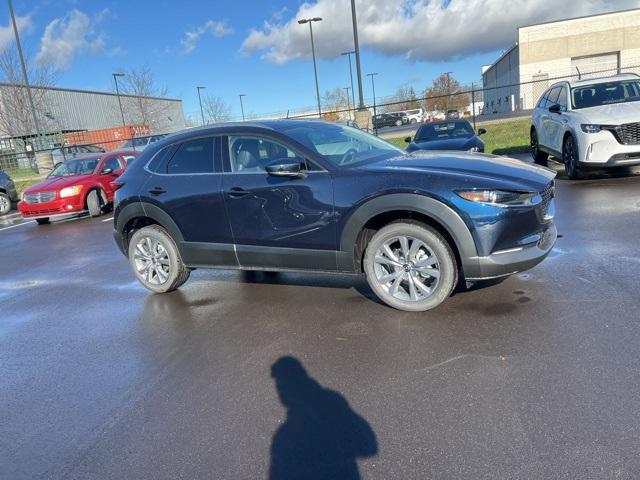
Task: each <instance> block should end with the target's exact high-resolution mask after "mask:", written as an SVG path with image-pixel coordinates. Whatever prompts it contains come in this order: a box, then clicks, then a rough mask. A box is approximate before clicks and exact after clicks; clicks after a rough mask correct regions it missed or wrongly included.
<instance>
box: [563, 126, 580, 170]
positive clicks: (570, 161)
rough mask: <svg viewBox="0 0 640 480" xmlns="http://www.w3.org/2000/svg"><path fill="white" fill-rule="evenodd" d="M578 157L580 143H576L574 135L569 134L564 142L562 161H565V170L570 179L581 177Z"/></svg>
mask: <svg viewBox="0 0 640 480" xmlns="http://www.w3.org/2000/svg"><path fill="white" fill-rule="evenodd" d="M578 157H579V153H578V145H576V141H575V139H574V138H573V135H567V136H566V138H565V139H564V142H562V161H563V162H564V171H565V173H566V174H567V177H569V179H570V180H577V179H579V178H580V164H579V162H578Z"/></svg>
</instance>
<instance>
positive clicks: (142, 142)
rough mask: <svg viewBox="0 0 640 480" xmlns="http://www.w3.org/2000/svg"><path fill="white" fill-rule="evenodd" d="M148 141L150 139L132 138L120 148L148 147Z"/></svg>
mask: <svg viewBox="0 0 640 480" xmlns="http://www.w3.org/2000/svg"><path fill="white" fill-rule="evenodd" d="M148 141H149V139H148V138H147V137H144V138H132V139H130V140H127V141H126V142H125V143H124V145H122V147H120V148H132V147H135V148H138V147H146V146H147V142H148Z"/></svg>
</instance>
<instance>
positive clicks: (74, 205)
mask: <svg viewBox="0 0 640 480" xmlns="http://www.w3.org/2000/svg"><path fill="white" fill-rule="evenodd" d="M18 211H19V212H20V215H21V216H22V218H30V219H33V218H47V217H54V216H62V215H71V214H76V213H82V212H84V211H85V208H84V202H83V200H82V197H81V196H80V195H76V196H74V197H68V198H56V199H55V200H53V201H51V202H47V203H26V202H24V201H21V202H20V203H18Z"/></svg>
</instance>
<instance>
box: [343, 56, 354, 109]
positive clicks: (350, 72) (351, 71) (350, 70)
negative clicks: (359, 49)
mask: <svg viewBox="0 0 640 480" xmlns="http://www.w3.org/2000/svg"><path fill="white" fill-rule="evenodd" d="M354 53H356V52H355V51H354V50H352V51H350V52H343V53H341V54H340V55H346V56H348V57H349V78H350V79H351V100H352V102H351V103H352V104H353V108H354V109H355V108H356V92H355V90H354V89H353V70H352V69H351V55H353V54H354Z"/></svg>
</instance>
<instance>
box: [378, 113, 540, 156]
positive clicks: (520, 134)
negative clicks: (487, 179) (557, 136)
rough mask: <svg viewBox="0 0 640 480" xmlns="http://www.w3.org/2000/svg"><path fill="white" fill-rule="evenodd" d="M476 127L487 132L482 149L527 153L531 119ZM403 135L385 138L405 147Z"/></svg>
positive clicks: (502, 153) (501, 153)
mask: <svg viewBox="0 0 640 480" xmlns="http://www.w3.org/2000/svg"><path fill="white" fill-rule="evenodd" d="M478 128H484V129H486V130H487V133H485V134H484V135H482V136H481V137H480V138H482V141H483V142H484V143H485V148H484V151H485V152H487V153H493V154H495V155H513V154H514V153H529V129H530V128H531V121H530V120H529V119H528V118H527V119H519V120H513V121H509V122H496V123H483V124H481V125H478ZM404 139H405V137H394V138H387V141H389V142H391V143H393V144H394V145H395V146H397V147H399V148H402V149H405V148H407V143H406V142H405V141H404Z"/></svg>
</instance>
